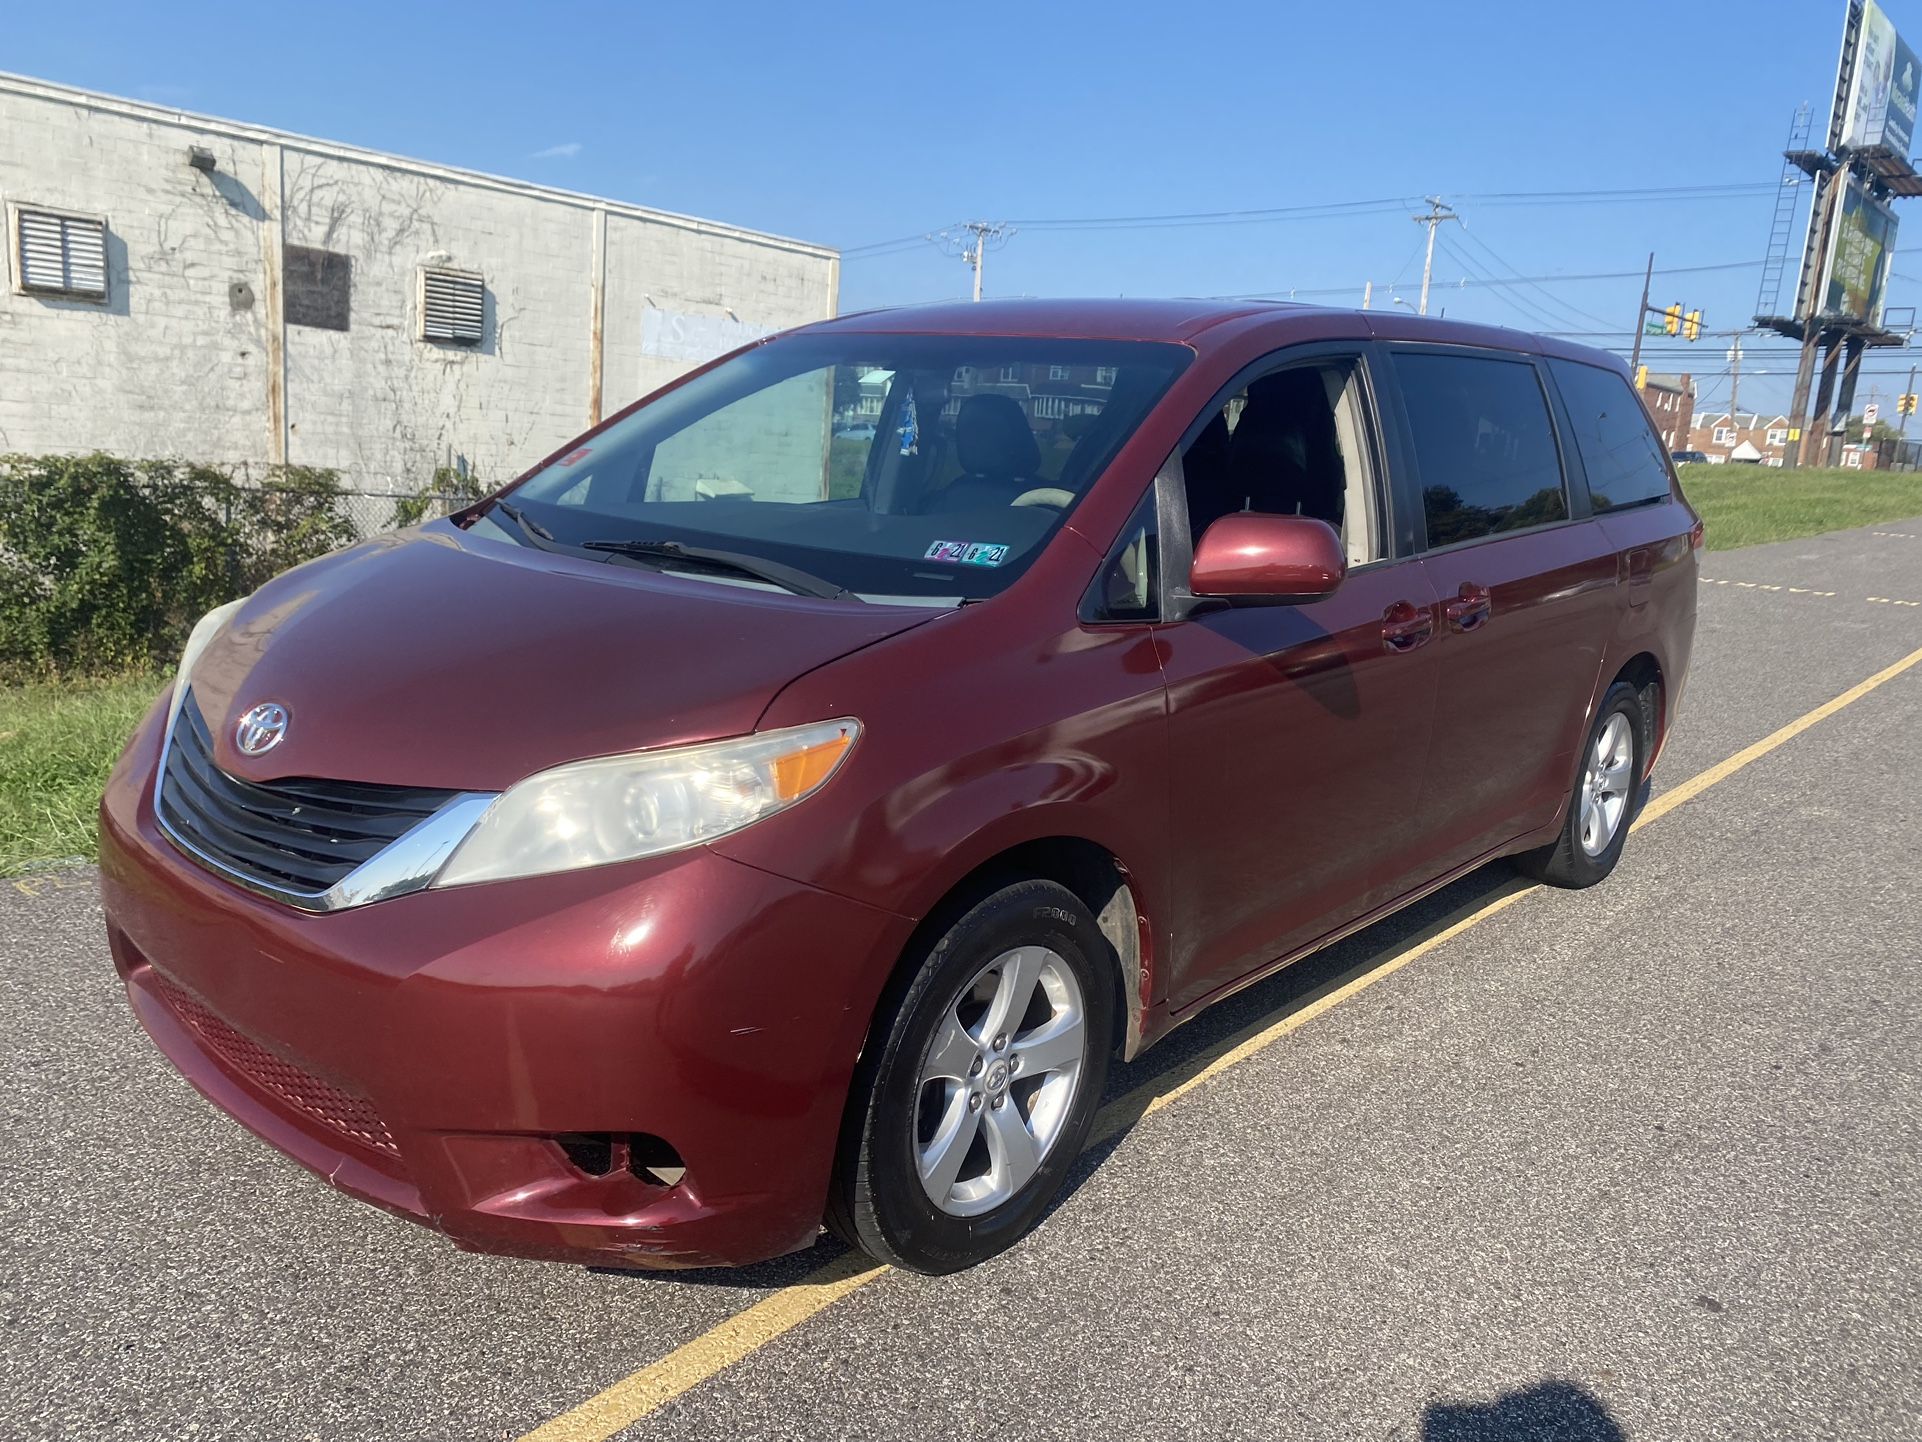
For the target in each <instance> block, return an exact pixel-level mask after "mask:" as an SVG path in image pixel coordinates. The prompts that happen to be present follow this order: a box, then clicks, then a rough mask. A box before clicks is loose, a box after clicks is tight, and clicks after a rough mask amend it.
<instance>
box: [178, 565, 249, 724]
mask: <svg viewBox="0 0 1922 1442" xmlns="http://www.w3.org/2000/svg"><path fill="white" fill-rule="evenodd" d="M245 599H246V598H245V597H244V596H243V597H242V598H241V600H243V601H244V600H245ZM240 604H241V603H240V601H229V602H228V603H227V604H226V605H224V606H216V607H214V608H213V610H211V611H209V612H208V613H207V614H206V615H204V616H202V617H201V618H200V619H199V620H198V621H196V622H194V628H193V630H191V631H189V632H188V633H187V644H186V645H185V646H183V647H181V650H180V668H179V669H178V670H177V671H175V672H174V694H173V699H172V700H171V701H169V702H168V703H167V729H166V731H165V733H164V734H165V735H168V736H171V735H173V731H174V722H176V721H178V720H179V719H180V708H181V706H182V705H183V704H184V703H185V702H186V700H187V683H188V682H189V681H190V680H192V679H193V671H194V662H196V661H198V660H199V659H200V653H201V652H202V651H204V650H206V649H207V643H208V642H209V641H211V640H213V638H214V637H215V636H217V635H219V634H220V628H221V627H222V626H224V625H226V624H227V618H228V617H229V616H231V615H233V613H234V612H236V611H238V610H239V609H240Z"/></svg>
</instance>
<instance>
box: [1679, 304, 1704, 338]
mask: <svg viewBox="0 0 1922 1442" xmlns="http://www.w3.org/2000/svg"><path fill="white" fill-rule="evenodd" d="M1682 337H1683V339H1685V340H1700V339H1701V338H1702V313H1701V312H1700V311H1699V310H1692V311H1690V312H1689V313H1688V314H1687V315H1686V316H1684V317H1683V319H1682Z"/></svg>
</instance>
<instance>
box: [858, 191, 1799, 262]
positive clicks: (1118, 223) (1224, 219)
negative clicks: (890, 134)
mask: <svg viewBox="0 0 1922 1442" xmlns="http://www.w3.org/2000/svg"><path fill="white" fill-rule="evenodd" d="M1779 188H1780V187H1779V186H1778V185H1775V184H1761V183H1755V184H1727V185H1691V186H1640V187H1636V188H1633V189H1627V190H1538V191H1527V190H1506V191H1477V192H1470V193H1468V194H1464V195H1458V196H1457V197H1456V199H1457V200H1473V201H1476V202H1477V203H1479V204H1482V205H1488V206H1525V205H1544V206H1559V205H1591V204H1593V205H1610V204H1642V205H1647V204H1659V203H1664V202H1669V201H1704V200H1707V201H1725V200H1738V199H1745V198H1747V197H1750V196H1757V195H1764V194H1770V195H1772V194H1774V193H1775V192H1776V191H1777V190H1778V189H1779ZM1419 203H1421V202H1420V201H1419V200H1417V199H1416V198H1415V197H1411V196H1405V195H1399V196H1381V197H1377V198H1375V199H1372V200H1339V201H1322V202H1317V203H1314V204H1308V205H1281V206H1266V207H1259V208H1249V209H1240V210H1186V211H1167V212H1163V213H1158V214H1140V215H1070V216H1042V217H1037V218H1033V219H1026V220H1016V221H1013V222H1011V223H1012V224H1014V225H1017V226H1019V227H1021V228H1022V229H1024V230H1029V231H1043V230H1051V231H1072V230H1153V229H1165V228H1170V227H1183V226H1209V225H1258V224H1264V223H1268V222H1271V221H1286V220H1313V219H1342V218H1347V217H1351V216H1363V215H1369V214H1375V213H1385V212H1388V211H1393V210H1401V209H1404V208H1406V207H1407V206H1409V205H1412V204H1419ZM923 234H925V233H917V234H915V235H907V236H901V237H899V238H897V239H895V240H883V241H875V242H872V243H870V244H864V245H856V246H848V247H846V248H845V249H843V250H842V252H841V254H842V257H843V258H844V259H845V258H848V257H865V256H869V255H878V254H885V253H887V252H889V251H890V250H892V249H894V248H896V247H899V248H901V249H913V248H914V246H915V244H916V243H917V242H919V241H921V240H922V238H923Z"/></svg>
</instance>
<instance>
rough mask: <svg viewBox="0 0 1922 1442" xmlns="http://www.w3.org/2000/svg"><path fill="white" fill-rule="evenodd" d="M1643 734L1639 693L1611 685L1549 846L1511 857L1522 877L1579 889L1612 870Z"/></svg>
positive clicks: (1623, 836)
mask: <svg viewBox="0 0 1922 1442" xmlns="http://www.w3.org/2000/svg"><path fill="white" fill-rule="evenodd" d="M1645 731H1646V728H1645V726H1644V712H1643V708H1642V700H1641V695H1640V693H1639V692H1637V691H1636V689H1635V688H1634V687H1633V686H1631V685H1629V684H1628V683H1627V682H1626V681H1617V682H1616V683H1615V684H1614V685H1613V686H1611V687H1609V688H1608V694H1607V695H1605V696H1603V697H1602V704H1601V707H1600V709H1599V710H1597V712H1596V714H1595V721H1594V724H1593V725H1592V726H1591V727H1590V728H1589V733H1588V742H1587V745H1586V746H1585V748H1584V749H1583V752H1582V768H1581V774H1580V775H1579V776H1577V777H1576V780H1575V794H1574V795H1573V796H1572V797H1571V798H1570V799H1569V803H1568V816H1567V818H1566V819H1565V820H1564V821H1563V823H1562V834H1561V835H1560V836H1559V837H1558V838H1557V839H1556V841H1555V843H1554V845H1552V846H1545V847H1543V848H1541V849H1540V850H1539V851H1530V852H1525V853H1524V854H1522V855H1521V856H1518V857H1516V858H1515V864H1516V865H1517V866H1518V867H1520V868H1521V870H1522V871H1523V872H1524V873H1525V874H1527V875H1529V876H1532V877H1534V878H1535V879H1536V880H1537V881H1545V882H1547V883H1549V884H1550V885H1551V886H1566V887H1583V886H1593V885H1594V884H1595V883H1596V882H1598V881H1600V880H1601V879H1602V878H1603V877H1605V876H1607V875H1608V874H1609V872H1611V871H1613V870H1614V869H1615V863H1616V862H1617V861H1619V860H1620V859H1621V856H1622V845H1623V843H1624V842H1625V841H1627V839H1628V829H1629V826H1630V825H1631V824H1632V823H1633V822H1634V820H1635V812H1636V809H1637V800H1638V798H1639V797H1640V795H1641V781H1642V775H1643V773H1644V772H1645V771H1646V770H1647V760H1646V754H1645V753H1646V750H1647V745H1648V741H1647V737H1646V734H1645Z"/></svg>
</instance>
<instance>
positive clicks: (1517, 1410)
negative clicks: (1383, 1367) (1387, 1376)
mask: <svg viewBox="0 0 1922 1442" xmlns="http://www.w3.org/2000/svg"><path fill="white" fill-rule="evenodd" d="M1627 1436H1628V1434H1627V1433H1626V1432H1624V1431H1623V1430H1622V1429H1621V1427H1620V1426H1619V1425H1618V1424H1617V1423H1616V1421H1615V1419H1614V1418H1613V1417H1611V1416H1609V1413H1608V1408H1606V1407H1604V1406H1603V1405H1602V1404H1601V1402H1600V1400H1599V1399H1597V1398H1596V1397H1595V1396H1594V1395H1593V1394H1592V1393H1590V1392H1589V1391H1588V1390H1587V1389H1585V1388H1583V1387H1578V1386H1577V1385H1576V1384H1575V1383H1573V1382H1540V1383H1537V1384H1536V1385H1535V1386H1533V1387H1528V1388H1524V1389H1523V1390H1522V1391H1519V1392H1509V1393H1506V1394H1504V1395H1503V1396H1500V1397H1497V1398H1496V1399H1495V1400H1494V1401H1493V1402H1431V1403H1430V1404H1429V1405H1428V1410H1427V1411H1425V1412H1423V1413H1422V1419H1421V1442H1626V1438H1627Z"/></svg>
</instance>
